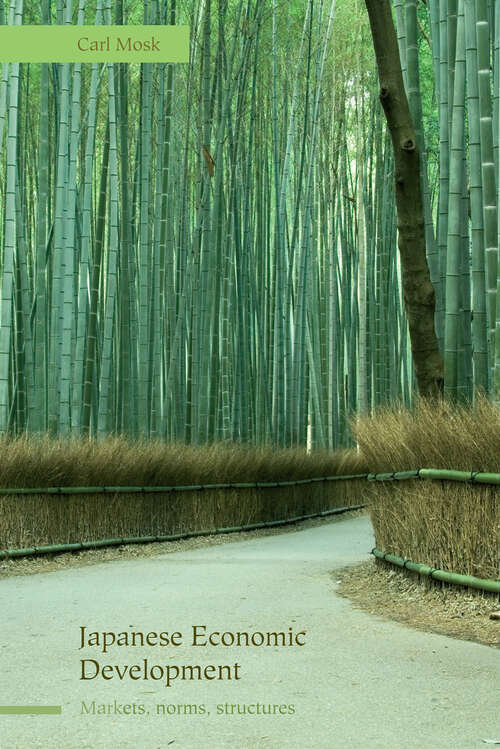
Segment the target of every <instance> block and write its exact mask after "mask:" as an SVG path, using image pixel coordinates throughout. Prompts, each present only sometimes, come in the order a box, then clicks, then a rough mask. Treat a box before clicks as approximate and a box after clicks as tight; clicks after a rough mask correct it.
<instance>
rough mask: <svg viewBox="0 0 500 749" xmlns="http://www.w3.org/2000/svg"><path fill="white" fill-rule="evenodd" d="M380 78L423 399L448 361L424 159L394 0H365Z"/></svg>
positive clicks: (438, 385) (437, 389)
mask: <svg viewBox="0 0 500 749" xmlns="http://www.w3.org/2000/svg"><path fill="white" fill-rule="evenodd" d="M365 4H366V9H367V11H368V15H369V18H370V26H371V30H372V38H373V46H374V49H375V57H376V59H377V67H378V74H379V80H380V101H381V102H382V106H383V108H384V112H385V117H386V120H387V126H388V128H389V132H390V134H391V138H392V145H393V148H394V163H395V180H396V208H397V214H398V234H399V238H398V246H399V254H400V258H401V271H402V281H403V294H404V300H405V307H406V315H407V318H408V326H409V329H410V340H411V350H412V354H413V363H414V365H415V373H416V376H417V383H418V389H419V391H420V394H421V395H427V396H437V395H440V394H441V393H442V391H443V372H444V367H443V358H442V356H441V353H440V351H439V345H438V341H437V337H436V333H435V329H434V309H435V298H434V288H433V286H432V283H431V278H430V273H429V267H428V265H427V258H426V252H425V229H424V212H423V207H422V196H421V193H420V177H419V155H418V149H417V141H416V136H415V130H414V127H413V122H412V119H411V114H410V108H409V106H408V100H407V98H406V93H405V89H404V84H403V75H402V72H401V62H400V59H399V50H398V43H397V39H396V31H395V29H394V22H393V20H392V13H391V6H390V0H365Z"/></svg>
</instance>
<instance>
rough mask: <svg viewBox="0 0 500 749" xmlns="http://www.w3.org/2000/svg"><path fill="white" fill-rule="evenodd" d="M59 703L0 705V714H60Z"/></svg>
mask: <svg viewBox="0 0 500 749" xmlns="http://www.w3.org/2000/svg"><path fill="white" fill-rule="evenodd" d="M61 712H62V708H61V705H0V715H61Z"/></svg>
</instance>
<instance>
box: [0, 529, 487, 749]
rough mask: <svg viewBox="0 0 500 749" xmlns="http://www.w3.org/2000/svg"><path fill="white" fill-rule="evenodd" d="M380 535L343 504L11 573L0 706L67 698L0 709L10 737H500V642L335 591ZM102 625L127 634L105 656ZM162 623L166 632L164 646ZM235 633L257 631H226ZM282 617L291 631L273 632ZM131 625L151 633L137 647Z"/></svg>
mask: <svg viewBox="0 0 500 749" xmlns="http://www.w3.org/2000/svg"><path fill="white" fill-rule="evenodd" d="M372 545H373V538H372V534H371V526H370V521H369V519H368V518H367V517H356V518H348V517H347V516H344V517H343V518H342V519H341V520H340V519H337V520H336V521H334V522H331V523H328V524H325V525H319V526H316V527H310V528H308V529H305V530H301V531H298V532H296V533H284V534H277V535H272V536H264V537H257V538H254V539H251V540H245V541H241V542H240V543H230V544H223V545H220V546H211V547H203V548H198V549H193V550H188V551H181V552H178V553H174V554H168V555H163V556H153V557H149V558H143V559H136V560H126V561H113V562H109V563H106V564H96V565H91V566H86V567H81V568H69V569H65V570H61V571H55V572H47V573H41V574H37V575H28V576H17V577H10V578H6V579H4V580H2V581H1V582H0V605H1V610H2V616H1V619H0V665H1V674H2V679H1V684H0V704H2V705H28V704H38V705H61V706H62V714H61V715H42V716H18V715H0V749H7V748H8V749H11V748H12V747H18V748H19V749H28V747H29V748H30V749H31V748H32V747H43V748H45V747H58V749H83V748H84V747H88V748H89V749H101V748H102V749H108V748H109V749H111V748H113V749H119V748H121V747H124V748H125V747H138V748H139V749H142V748H143V749H159V748H161V749H164V747H170V746H172V747H173V749H176V748H177V747H179V749H198V748H200V749H201V748H203V749H226V748H227V749H229V748H231V749H239V748H241V749H253V748H254V747H265V748H266V749H267V748H269V747H272V748H276V749H309V748H310V747H311V749H312V747H314V748H315V749H316V748H317V749H351V748H352V749H358V747H360V748H363V749H364V748H365V747H370V749H376V748H378V747H380V748H382V747H383V748H384V749H385V748H386V747H395V749H451V747H453V749H473V747H482V746H483V747H484V746H486V744H485V743H484V740H485V739H486V740H488V741H493V740H495V739H497V740H500V722H499V719H498V706H499V704H500V700H499V698H500V660H499V653H498V651H496V650H494V649H492V648H487V647H484V646H481V645H477V644H474V643H470V642H463V641H459V640H454V639H451V638H447V637H443V636H440V635H433V634H427V633H423V632H418V631H414V630H411V629H409V628H406V627H405V626H403V625H400V624H396V623H393V622H389V621H383V620H381V619H378V618H377V617H373V616H370V615H369V614H367V613H364V612H361V611H358V610H355V609H353V607H352V606H351V604H350V603H349V601H348V600H346V599H344V598H342V597H340V596H338V595H336V594H335V589H336V585H337V583H336V579H337V578H336V576H335V572H334V570H335V569H339V568H341V567H344V566H345V565H347V564H350V563H355V562H359V561H361V560H363V559H366V558H367V556H366V555H367V553H368V552H369V550H370V549H371V547H372ZM332 572H333V574H332ZM82 627H84V628H85V629H84V630H83V638H84V647H83V648H82V649H80V645H81V644H82V639H81V638H82V629H81V628H82ZM193 628H197V629H193ZM95 632H97V633H103V632H107V633H115V635H116V638H115V640H116V641H117V642H115V644H114V645H110V646H109V648H107V652H105V653H103V652H102V651H103V647H104V645H103V635H102V634H98V635H93V634H92V633H95ZM124 632H126V633H127V635H122V636H121V638H120V637H119V634H120V633H124ZM165 632H168V633H169V642H170V644H168V645H160V644H159V640H160V638H159V634H160V633H165ZM175 632H177V633H180V634H179V635H174V636H173V638H172V633H175ZM216 632H217V633H220V634H218V635H216V634H213V635H212V642H213V643H214V644H212V645H211V644H206V645H204V644H203V643H204V642H207V637H208V636H209V635H210V634H211V633H216ZM238 632H242V633H248V634H249V636H250V637H252V635H253V642H254V644H253V645H248V646H245V645H241V646H237V645H230V644H217V643H219V642H220V640H221V635H222V633H227V634H225V635H224V638H223V639H224V641H225V642H227V643H229V642H230V641H231V640H232V639H234V638H235V637H236V633H238ZM276 632H278V633H283V639H285V640H286V642H287V644H285V645H276V644H275V643H276V638H275V636H274V635H273V634H272V633H276ZM303 632H305V634H301V633H303ZM132 633H143V634H144V636H145V635H147V633H156V635H157V636H156V637H155V635H152V634H151V635H150V636H149V645H148V644H146V643H145V644H144V645H143V646H142V647H141V645H140V644H139V643H138V642H137V644H136V645H134V646H132V645H131V642H130V641H131V637H132ZM266 633H271V634H270V635H269V641H270V642H271V645H269V646H268V645H266V644H263V645H261V644H260V642H261V640H262V639H264V641H266V637H267V635H266ZM195 634H196V636H197V644H196V645H194V644H193V637H194V635H195ZM135 636H136V640H137V641H138V640H140V635H139V634H136V635H135ZM126 638H127V639H128V646H127V645H119V644H118V642H121V641H123V640H125V639H126ZM171 638H172V639H173V641H174V643H175V642H176V643H178V644H173V643H172V639H171ZM107 639H108V641H109V640H111V639H112V637H111V635H110V634H108V637H107ZM165 639H166V635H163V640H165ZM97 640H99V644H93V643H96V641H97ZM290 642H292V643H293V644H289V643H290ZM300 643H304V644H300ZM82 660H83V661H84V662H85V663H84V668H85V671H84V674H85V676H87V677H91V676H93V675H95V674H96V671H97V669H99V673H98V675H97V676H96V677H95V678H88V679H85V680H82V679H81V678H80V677H81V675H82V663H81V661H82ZM106 665H108V666H109V667H110V668H108V669H107V670H106V669H105V670H104V672H103V671H102V667H103V666H106ZM133 665H135V666H136V668H135V670H134V669H132V670H130V667H131V666H133ZM125 666H128V667H129V669H125ZM187 666H192V667H194V668H191V669H189V668H184V673H183V667H187ZM103 673H104V676H107V677H110V678H107V679H106V678H103ZM120 675H121V676H122V677H123V679H120ZM146 675H147V676H148V678H147V679H144V678H143V677H144V676H146ZM198 675H200V676H202V677H203V678H201V679H200V680H198V679H196V680H192V679H190V678H189V676H198ZM132 676H133V677H134V678H131V677H132ZM183 676H184V678H182V677H183ZM229 677H231V678H229ZM167 679H169V680H170V682H171V684H170V686H169V687H166V686H165V682H166V680H167ZM243 711H244V712H243Z"/></svg>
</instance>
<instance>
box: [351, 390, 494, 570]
mask: <svg viewBox="0 0 500 749" xmlns="http://www.w3.org/2000/svg"><path fill="white" fill-rule="evenodd" d="M353 429H354V431H355V434H356V438H357V441H358V444H359V447H360V449H361V453H362V455H363V457H364V458H365V460H366V461H367V463H368V465H370V470H371V471H372V472H377V473H384V472H388V471H402V470H412V469H417V468H441V469H455V470H461V471H488V472H492V473H500V409H499V408H498V407H496V406H494V405H492V404H491V403H489V402H488V401H487V400H486V399H485V398H483V397H480V398H478V399H477V402H476V404H475V406H474V407H472V408H465V407H458V406H455V407H454V406H452V405H450V404H448V403H444V402H436V401H425V400H420V401H419V402H418V403H417V405H416V407H415V409H414V410H413V411H407V410H404V409H403V408H392V409H383V410H380V411H378V412H377V413H376V415H375V417H374V418H363V419H359V420H358V421H357V422H356V423H355V424H354V425H353ZM499 495H500V488H499V487H497V486H485V485H484V486H480V485H474V486H472V485H467V484H460V483H456V482H450V481H443V482H441V481H429V480H410V481H402V482H391V483H378V482H374V483H373V484H370V489H369V503H370V512H371V517H372V522H373V527H374V532H375V540H376V544H377V547H378V548H380V549H381V550H382V551H385V552H388V553H392V554H397V555H398V556H402V557H407V558H408V559H411V560H412V561H415V562H422V563H424V564H428V565H430V566H432V567H436V568H441V569H445V570H450V571H452V572H458V573H460V574H465V575H474V576H477V577H483V578H491V579H497V578H499V577H500V496H499Z"/></svg>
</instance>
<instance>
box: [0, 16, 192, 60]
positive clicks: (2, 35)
mask: <svg viewBox="0 0 500 749" xmlns="http://www.w3.org/2000/svg"><path fill="white" fill-rule="evenodd" d="M0 61H1V62H66V63H68V62H80V63H82V62H188V61H189V26H164V25H162V26H143V25H139V26H111V25H110V26H105V25H103V26H72V25H66V24H65V25H54V26H0Z"/></svg>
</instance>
